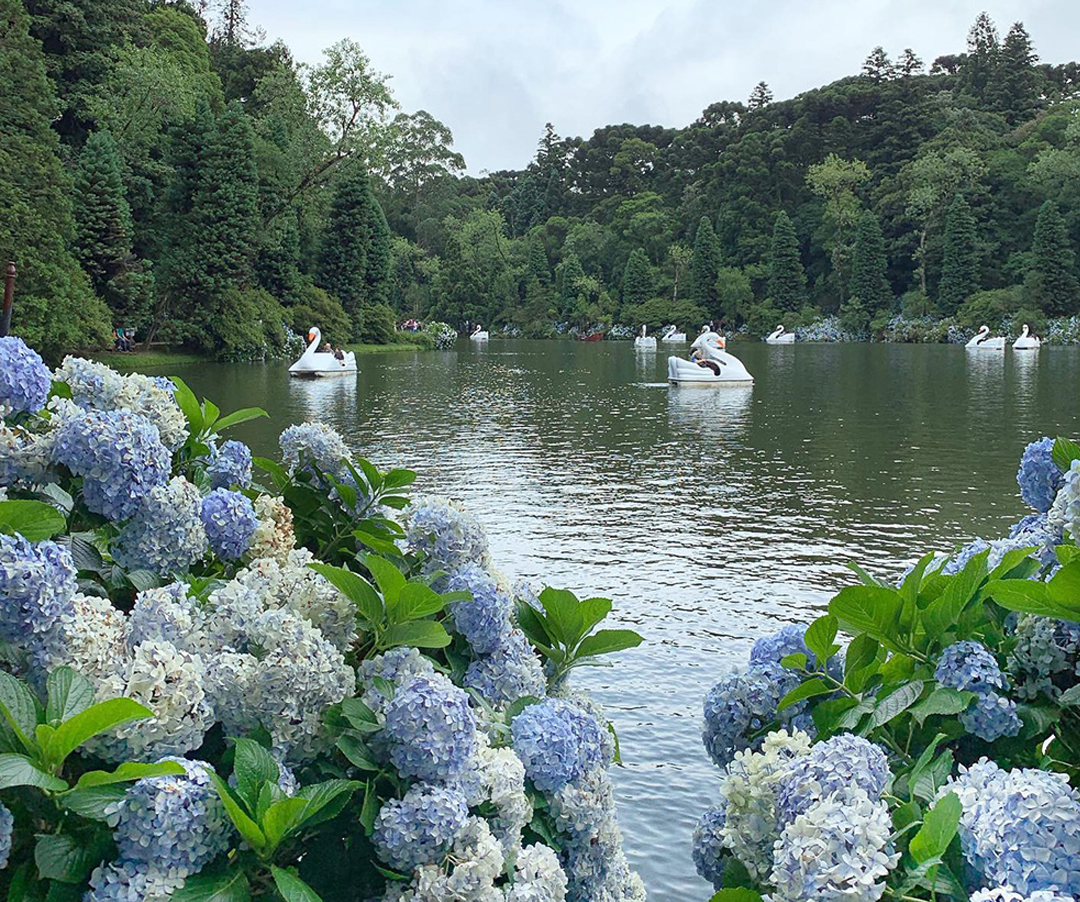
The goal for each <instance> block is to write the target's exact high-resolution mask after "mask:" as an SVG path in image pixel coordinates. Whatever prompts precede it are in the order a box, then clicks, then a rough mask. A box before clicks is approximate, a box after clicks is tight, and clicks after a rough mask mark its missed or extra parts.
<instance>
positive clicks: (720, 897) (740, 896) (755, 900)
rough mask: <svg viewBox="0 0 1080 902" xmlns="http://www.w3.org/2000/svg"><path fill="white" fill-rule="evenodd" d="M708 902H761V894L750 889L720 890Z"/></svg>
mask: <svg viewBox="0 0 1080 902" xmlns="http://www.w3.org/2000/svg"><path fill="white" fill-rule="evenodd" d="M709 902H761V893H758V892H754V890H752V889H746V888H745V887H739V888H738V889H722V890H720V892H718V893H717V894H716V895H714V896H713V897H712V898H711V899H710V900H709Z"/></svg>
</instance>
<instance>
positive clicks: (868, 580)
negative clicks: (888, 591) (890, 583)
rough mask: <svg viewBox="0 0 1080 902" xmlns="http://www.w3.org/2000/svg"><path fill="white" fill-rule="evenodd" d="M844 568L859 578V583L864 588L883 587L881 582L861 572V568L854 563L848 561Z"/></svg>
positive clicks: (863, 571)
mask: <svg viewBox="0 0 1080 902" xmlns="http://www.w3.org/2000/svg"><path fill="white" fill-rule="evenodd" d="M844 566H845V567H847V568H848V570H850V571H851V572H852V573H854V574H855V575H856V576H857V577H859V582H861V583H862V584H863V585H864V586H878V587H881V586H884V585H885V583H883V582H881V581H880V580H877V579H874V577H872V576H871V575H870V574H869V573H867V572H866V571H865V570H863V568H862V567H860V566H859V565H858V564H856V563H855V562H854V561H849V562H848V563H846V564H844Z"/></svg>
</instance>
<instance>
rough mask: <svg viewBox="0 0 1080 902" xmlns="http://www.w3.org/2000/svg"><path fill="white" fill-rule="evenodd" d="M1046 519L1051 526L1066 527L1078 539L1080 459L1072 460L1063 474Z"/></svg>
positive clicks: (1079, 528) (1079, 538) (1079, 523)
mask: <svg viewBox="0 0 1080 902" xmlns="http://www.w3.org/2000/svg"><path fill="white" fill-rule="evenodd" d="M1048 520H1049V524H1050V526H1051V527H1052V528H1054V529H1066V530H1068V532H1069V535H1071V536H1072V537H1073V540H1074V541H1078V540H1080V460H1074V461H1073V462H1072V466H1070V467H1069V472H1068V473H1066V474H1065V481H1064V484H1063V485H1062V486H1061V490H1060V491H1059V492H1058V493H1057V497H1056V498H1055V499H1054V504H1053V506H1052V507H1051V508H1050V511H1049V517H1048Z"/></svg>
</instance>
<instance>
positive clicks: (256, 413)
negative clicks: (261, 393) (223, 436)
mask: <svg viewBox="0 0 1080 902" xmlns="http://www.w3.org/2000/svg"><path fill="white" fill-rule="evenodd" d="M268 416H270V414H268V413H267V412H266V411H265V410H263V409H262V408H261V407H244V408H242V409H240V410H234V411H233V412H232V413H227V414H225V416H223V417H222V418H221V419H219V420H218V421H217V422H215V423H214V424H213V425H214V432H217V433H221V432H224V431H225V430H226V429H228V428H230V427H231V426H239V425H240V424H241V423H247V422H248V421H249V420H257V419H259V418H260V417H268Z"/></svg>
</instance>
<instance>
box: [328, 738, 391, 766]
mask: <svg viewBox="0 0 1080 902" xmlns="http://www.w3.org/2000/svg"><path fill="white" fill-rule="evenodd" d="M336 745H337V747H338V749H339V751H340V752H341V754H343V755H344V756H345V757H346V758H348V759H349V762H350V763H351V764H353V765H354V766H356V767H358V768H360V770H372V771H380V770H382V767H380V766H379V765H378V764H377V763H376V762H375V756H374V755H373V754H371V750H370V749H369V748H368V747H367V746H366V745H364V743H362V742H361V741H360V740H359V739H357V738H356V737H355V736H349V735H345V736H339V737H338V740H337V743H336Z"/></svg>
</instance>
